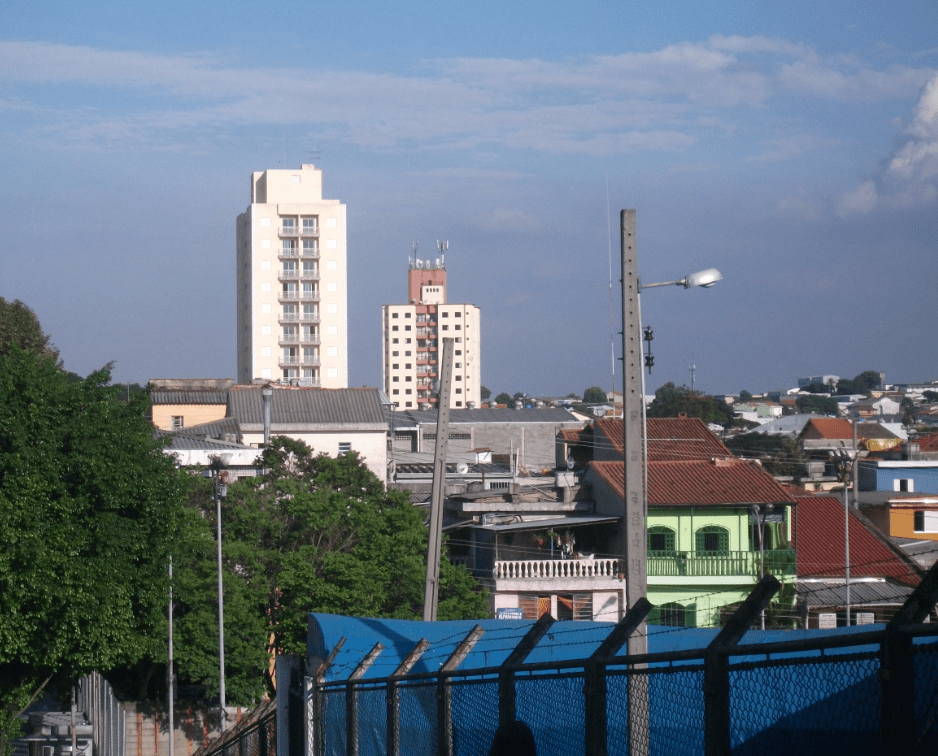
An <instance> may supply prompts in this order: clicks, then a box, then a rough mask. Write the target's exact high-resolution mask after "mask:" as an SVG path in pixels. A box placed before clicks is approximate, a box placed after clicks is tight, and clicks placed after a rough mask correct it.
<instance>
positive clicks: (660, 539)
mask: <svg viewBox="0 0 938 756" xmlns="http://www.w3.org/2000/svg"><path fill="white" fill-rule="evenodd" d="M673 553H674V531H673V530H671V528H666V527H663V526H661V525H655V526H653V527H650V528H648V556H659V555H661V556H666V555H671V554H673Z"/></svg>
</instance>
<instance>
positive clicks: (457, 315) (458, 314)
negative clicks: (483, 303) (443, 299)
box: [453, 312, 462, 318]
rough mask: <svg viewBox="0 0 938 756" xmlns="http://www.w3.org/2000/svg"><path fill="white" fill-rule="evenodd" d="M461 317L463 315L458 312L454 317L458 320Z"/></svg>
mask: <svg viewBox="0 0 938 756" xmlns="http://www.w3.org/2000/svg"><path fill="white" fill-rule="evenodd" d="M460 315H462V313H461V312H457V313H456V314H455V315H454V316H453V317H456V318H458V317H459V316H460Z"/></svg>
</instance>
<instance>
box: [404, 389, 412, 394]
mask: <svg viewBox="0 0 938 756" xmlns="http://www.w3.org/2000/svg"><path fill="white" fill-rule="evenodd" d="M404 393H405V394H413V393H414V392H413V389H405V390H404Z"/></svg>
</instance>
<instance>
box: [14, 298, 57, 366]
mask: <svg viewBox="0 0 938 756" xmlns="http://www.w3.org/2000/svg"><path fill="white" fill-rule="evenodd" d="M14 347H18V348H19V349H22V350H23V351H25V352H28V353H29V354H33V355H36V356H45V357H48V358H49V359H51V360H52V362H55V363H58V359H59V352H58V350H57V349H55V348H54V347H53V346H52V344H51V343H49V337H48V336H47V335H46V334H45V333H43V332H42V326H40V325H39V319H38V318H37V317H36V313H34V312H33V311H32V310H31V309H30V308H29V307H27V306H26V305H25V304H23V303H22V302H20V301H19V300H18V299H17V300H14V301H13V302H7V301H6V300H5V299H4V298H3V297H0V354H8V353H9V352H10V350H11V349H13V348H14Z"/></svg>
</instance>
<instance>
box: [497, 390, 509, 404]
mask: <svg viewBox="0 0 938 756" xmlns="http://www.w3.org/2000/svg"><path fill="white" fill-rule="evenodd" d="M513 401H514V400H513V399H512V398H511V394H508V393H506V392H504V391H503V392H502V393H500V394H499V395H498V396H496V397H495V404H507V405H509V406H511V403H512V402H513Z"/></svg>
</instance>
